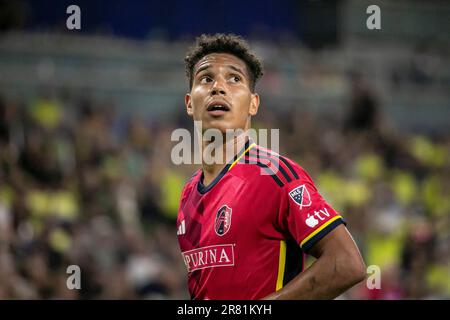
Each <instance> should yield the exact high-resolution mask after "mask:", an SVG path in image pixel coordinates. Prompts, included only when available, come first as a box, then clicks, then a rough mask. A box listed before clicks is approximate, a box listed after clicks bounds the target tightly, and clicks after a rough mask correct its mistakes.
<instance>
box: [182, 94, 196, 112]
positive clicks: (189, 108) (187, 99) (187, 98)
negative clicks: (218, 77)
mask: <svg viewBox="0 0 450 320" xmlns="http://www.w3.org/2000/svg"><path fill="white" fill-rule="evenodd" d="M184 104H185V105H186V112H187V114H188V115H189V116H191V117H192V115H193V114H194V111H193V110H192V104H191V95H190V94H189V93H186V95H185V96H184Z"/></svg>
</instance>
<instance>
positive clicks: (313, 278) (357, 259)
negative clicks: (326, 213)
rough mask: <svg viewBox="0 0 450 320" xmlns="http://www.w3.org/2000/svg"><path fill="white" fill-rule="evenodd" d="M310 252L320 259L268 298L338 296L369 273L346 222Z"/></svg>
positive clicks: (323, 297)
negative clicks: (345, 224)
mask: <svg viewBox="0 0 450 320" xmlns="http://www.w3.org/2000/svg"><path fill="white" fill-rule="evenodd" d="M308 254H310V255H312V256H314V257H315V258H317V260H316V261H315V262H314V263H313V264H312V265H311V266H310V267H309V268H308V269H306V270H305V271H304V272H302V273H300V274H299V275H298V276H297V277H295V278H294V279H292V280H291V281H290V282H289V283H288V284H287V285H286V286H285V287H283V288H282V289H280V290H279V291H277V292H275V293H273V294H271V295H269V296H267V297H266V299H274V300H275V299H276V300H292V299H334V298H336V297H337V296H339V295H340V294H342V293H343V292H345V291H346V290H348V289H349V288H351V287H352V286H354V285H355V284H357V283H358V282H361V281H362V280H364V279H365V277H366V267H365V264H364V261H363V259H362V257H361V254H360V253H359V250H358V247H357V246H356V244H355V242H354V241H353V238H352V237H351V235H350V233H349V232H348V230H347V228H346V227H345V226H344V225H343V224H341V225H339V226H337V227H336V228H335V229H333V230H332V231H331V232H330V233H328V234H327V235H326V236H325V237H323V238H322V239H320V240H319V241H318V242H317V243H315V244H314V245H313V246H312V247H311V248H310V249H309V251H308Z"/></svg>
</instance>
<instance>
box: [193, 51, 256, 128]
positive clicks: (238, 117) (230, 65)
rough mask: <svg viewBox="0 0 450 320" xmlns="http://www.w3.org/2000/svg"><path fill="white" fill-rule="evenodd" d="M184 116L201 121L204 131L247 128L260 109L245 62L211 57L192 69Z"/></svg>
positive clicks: (223, 56) (224, 55)
mask: <svg viewBox="0 0 450 320" xmlns="http://www.w3.org/2000/svg"><path fill="white" fill-rule="evenodd" d="M185 103H186V108H187V113H188V114H189V115H190V116H192V117H193V118H194V120H195V121H202V128H203V130H206V129H210V128H216V129H219V130H220V131H221V132H223V133H225V131H226V130H227V129H243V130H247V129H249V128H250V117H251V116H254V115H255V114H256V113H257V111H258V107H259V96H258V95H257V94H255V93H252V92H251V91H250V78H249V71H248V70H247V65H246V64H245V62H244V61H242V60H241V59H239V58H238V57H235V56H234V55H231V54H227V53H212V54H209V55H206V56H205V57H203V58H202V59H201V60H200V61H199V62H198V63H197V64H196V65H195V67H194V75H193V84H192V89H191V92H190V93H188V94H186V97H185Z"/></svg>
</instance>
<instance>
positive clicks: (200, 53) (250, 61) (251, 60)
mask: <svg viewBox="0 0 450 320" xmlns="http://www.w3.org/2000/svg"><path fill="white" fill-rule="evenodd" d="M211 53H229V54H232V55H234V56H236V57H238V58H239V59H241V60H242V61H244V62H245V64H246V65H247V69H248V71H249V74H250V90H251V91H252V92H254V91H255V86H256V82H257V81H258V80H259V78H261V76H262V75H263V67H262V63H261V61H260V60H259V58H258V57H257V56H256V55H255V54H254V53H253V52H252V51H251V50H250V46H249V45H248V43H247V41H245V40H244V39H243V38H242V37H240V36H237V35H234V34H223V33H216V34H214V35H209V34H202V35H201V36H199V37H197V39H196V42H195V45H194V46H193V47H191V48H190V50H189V51H188V53H187V55H186V58H185V59H184V61H185V64H186V77H187V79H188V81H189V89H192V83H193V72H194V66H195V65H196V64H197V62H199V61H200V59H202V58H203V57H204V56H206V55H208V54H211Z"/></svg>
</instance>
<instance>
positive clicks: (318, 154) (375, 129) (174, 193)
mask: <svg viewBox="0 0 450 320" xmlns="http://www.w3.org/2000/svg"><path fill="white" fill-rule="evenodd" d="M70 4H77V5H79V6H80V8H81V30H74V31H69V30H67V29H66V19H67V17H68V16H69V15H68V14H66V8H67V6H69V5H70ZM371 4H377V5H379V6H380V8H381V25H382V29H381V30H368V29H367V28H366V19H367V17H368V14H366V8H367V7H368V6H369V5H371ZM449 22H450V2H448V1H435V0H431V1H419V0H415V1H406V0H402V1H393V0H391V1H387V0H386V1H366V0H346V1H344V0H342V1H336V2H332V1H319V0H316V1H307V0H302V1H289V0H280V1H277V4H276V5H275V4H273V3H272V2H270V1H256V0H255V1H235V0H228V1H194V2H192V3H191V2H189V5H188V4H187V2H184V1H181V0H180V1H176V0H166V1H163V2H158V3H150V2H148V1H136V2H129V1H123V0H121V1H87V0H86V1H65V0H63V1H42V0H37V1H31V0H30V1H6V0H1V1H0V299H184V298H189V296H188V293H187V289H186V284H185V276H186V271H185V267H184V265H183V262H182V259H181V255H180V254H179V251H178V244H177V242H176V241H177V240H176V230H175V217H176V212H177V207H178V200H179V193H180V190H181V188H182V186H183V184H184V182H185V180H186V179H187V178H188V177H189V176H190V174H191V173H192V172H193V171H194V170H195V169H196V167H194V166H174V165H172V164H171V161H170V151H171V148H172V146H173V145H174V143H173V142H171V141H170V134H171V132H172V130H173V129H175V128H179V127H185V128H189V129H192V123H191V119H189V118H188V117H187V116H186V114H185V111H184V102H183V97H184V94H185V92H186V91H187V84H186V81H185V77H184V64H183V58H184V54H185V51H186V49H187V48H188V46H189V45H190V44H191V42H192V40H193V37H194V36H195V35H198V34H200V33H214V32H233V33H237V34H241V35H243V36H245V37H247V38H248V39H249V40H250V43H251V45H252V46H253V48H254V49H255V51H256V52H257V53H258V54H259V55H260V56H261V57H262V58H263V60H264V63H265V69H266V73H265V76H264V77H263V80H262V81H261V83H260V84H259V87H258V91H259V92H260V94H261V96H262V105H261V108H260V113H259V114H258V116H257V117H256V118H254V126H255V127H256V128H269V129H270V128H280V133H281V139H280V148H281V150H280V151H281V152H282V153H285V154H286V155H288V156H289V157H290V158H292V159H294V160H296V161H298V162H299V163H300V164H301V165H302V166H303V167H304V168H305V169H306V170H307V171H308V172H309V173H310V174H311V176H312V177H313V179H314V180H315V181H316V183H317V184H318V186H319V190H321V192H322V193H323V195H324V196H325V197H326V198H327V199H328V200H329V201H330V202H331V204H332V205H333V206H335V207H336V208H337V209H338V210H339V211H340V212H342V213H343V215H344V216H345V218H346V220H347V221H348V227H349V228H350V230H351V232H352V234H353V235H354V236H355V239H356V241H357V243H358V244H359V246H360V248H361V251H362V254H363V255H364V258H365V260H366V263H367V265H377V266H379V267H380V268H381V286H382V287H381V289H380V290H368V289H367V288H366V286H365V283H362V284H361V285H358V286H356V287H355V288H353V289H352V290H350V291H349V292H347V293H346V294H344V295H343V296H341V297H340V299H436V298H445V299H448V298H449V297H450V239H449V236H450V233H449V231H450V219H449V217H450V152H449V151H450V90H449V89H450V64H449V57H450V23H449ZM309 263H311V261H310V262H309ZM71 264H75V265H79V266H80V267H81V271H82V273H81V275H82V276H81V284H82V289H81V290H79V291H77V290H73V291H70V290H68V289H67V288H66V279H67V276H68V275H67V274H66V268H67V266H68V265H71Z"/></svg>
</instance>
